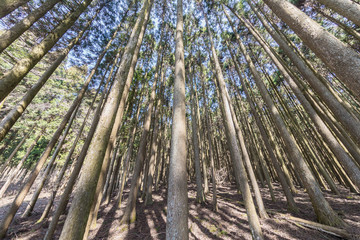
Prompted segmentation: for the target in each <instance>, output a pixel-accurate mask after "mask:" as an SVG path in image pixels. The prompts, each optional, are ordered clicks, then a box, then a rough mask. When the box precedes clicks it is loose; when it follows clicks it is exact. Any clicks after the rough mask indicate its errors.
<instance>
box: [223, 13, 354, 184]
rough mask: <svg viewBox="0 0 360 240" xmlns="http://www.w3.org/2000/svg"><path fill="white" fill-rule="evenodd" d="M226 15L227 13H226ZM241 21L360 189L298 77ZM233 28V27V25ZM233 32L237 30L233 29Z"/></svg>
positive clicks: (350, 163)
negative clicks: (298, 81) (299, 83)
mask: <svg viewBox="0 0 360 240" xmlns="http://www.w3.org/2000/svg"><path fill="white" fill-rule="evenodd" d="M225 13H226V12H225ZM227 17H228V20H229V22H230V24H231V25H232V23H231V20H230V18H229V16H228V15H227ZM240 20H241V21H242V22H243V24H245V26H246V27H247V28H248V29H249V30H250V32H252V34H253V36H254V37H255V39H256V40H257V41H258V42H259V43H260V45H261V46H262V48H263V49H264V50H265V52H266V53H267V54H268V55H269V57H270V58H271V59H272V61H273V62H274V63H275V65H276V66H277V68H278V69H279V70H280V72H281V73H282V75H283V76H284V78H285V80H286V81H287V83H288V84H289V86H290V87H291V89H292V90H293V92H294V93H295V95H296V97H297V99H298V100H299V101H300V102H301V104H302V106H303V107H304V109H305V110H306V111H307V113H308V116H309V117H310V119H311V120H312V121H313V123H314V124H315V127H316V130H317V131H318V132H319V133H320V134H321V136H322V137H323V139H324V140H325V142H326V143H327V144H328V145H329V147H330V149H331V150H332V152H333V153H334V154H335V156H336V157H337V158H338V159H339V161H340V162H341V163H342V164H343V166H344V167H345V169H346V171H347V173H348V174H349V176H350V177H351V179H352V180H353V181H354V183H355V184H356V185H357V186H358V187H360V170H359V168H358V167H357V166H356V164H355V163H354V162H353V160H352V159H351V157H350V156H349V155H348V154H347V153H346V152H345V150H344V149H343V148H342V146H341V145H340V143H339V142H338V141H337V140H336V138H335V136H334V135H333V134H332V132H331V131H330V129H329V128H328V127H327V126H326V124H325V123H324V122H323V120H322V119H321V118H320V116H319V115H318V114H317V112H316V111H315V110H314V108H313V107H312V106H311V104H310V102H309V101H308V100H307V99H306V98H305V96H304V94H303V93H302V91H301V90H300V88H299V85H298V84H297V83H296V81H295V79H296V76H295V75H293V74H292V73H291V72H288V71H287V69H286V68H285V67H284V66H283V63H281V62H280V60H279V59H280V57H279V56H275V54H276V53H275V52H273V51H271V49H270V47H269V46H268V45H267V44H266V43H265V42H264V40H263V39H262V38H261V37H260V36H259V35H258V33H257V32H255V30H254V29H253V28H252V27H251V25H250V24H249V23H248V22H247V21H246V20H244V19H242V18H240ZM232 26H233V25H232ZM233 30H235V29H234V28H233Z"/></svg>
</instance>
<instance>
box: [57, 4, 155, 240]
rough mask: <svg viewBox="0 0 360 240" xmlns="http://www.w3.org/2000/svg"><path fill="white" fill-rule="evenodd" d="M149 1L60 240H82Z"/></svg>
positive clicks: (144, 24) (110, 95)
mask: <svg viewBox="0 0 360 240" xmlns="http://www.w3.org/2000/svg"><path fill="white" fill-rule="evenodd" d="M152 3H153V1H152V0H147V1H145V2H144V5H143V9H142V11H141V13H140V16H139V17H138V19H137V21H136V23H135V26H134V28H133V31H132V33H131V36H130V39H129V41H128V44H127V47H126V48H125V52H124V55H123V57H122V59H121V62H120V67H119V72H118V74H117V76H116V79H115V82H114V84H113V86H112V89H111V91H110V94H109V98H108V101H107V102H106V104H105V106H104V109H103V112H102V114H101V117H100V119H99V124H98V126H99V127H98V128H97V129H96V132H95V134H94V135H95V136H94V139H93V141H92V143H91V146H90V151H89V152H88V154H87V157H86V161H85V164H84V166H83V169H82V170H83V171H82V175H81V177H80V179H79V181H78V184H79V186H81V187H79V188H78V189H77V191H76V193H75V196H74V200H73V203H72V205H71V208H70V210H69V213H68V216H67V218H66V221H65V224H64V227H63V230H62V232H61V235H60V239H61V240H65V239H82V238H83V235H84V231H85V228H86V223H87V220H88V216H89V212H90V208H91V205H92V202H93V201H94V197H95V196H94V195H95V191H96V186H97V182H98V179H99V175H100V171H101V166H102V162H103V159H104V155H105V151H106V148H107V145H108V142H109V137H110V134H111V130H112V127H113V125H114V121H115V115H116V112H117V110H118V107H119V104H120V100H121V93H122V92H123V91H122V90H123V89H121V87H122V86H124V85H123V84H124V83H125V82H126V79H127V75H128V73H129V69H130V66H131V65H132V60H133V58H134V57H135V58H137V56H134V53H135V50H136V48H140V46H141V43H142V37H143V35H144V32H145V28H146V22H147V19H148V15H149V13H150V10H151V6H152Z"/></svg>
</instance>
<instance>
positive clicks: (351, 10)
mask: <svg viewBox="0 0 360 240" xmlns="http://www.w3.org/2000/svg"><path fill="white" fill-rule="evenodd" d="M318 1H319V2H320V3H322V4H324V5H325V6H326V7H328V8H331V9H332V10H334V11H335V12H337V13H339V14H341V15H343V16H344V17H346V18H347V19H349V20H351V21H352V22H353V23H355V24H356V25H358V26H359V27H360V18H359V15H360V5H359V3H356V2H353V1H351V0H318Z"/></svg>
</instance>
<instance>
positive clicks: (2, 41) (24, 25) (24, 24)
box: [0, 0, 61, 53]
mask: <svg viewBox="0 0 360 240" xmlns="http://www.w3.org/2000/svg"><path fill="white" fill-rule="evenodd" d="M60 1H61V0H47V1H46V2H44V3H43V4H42V5H41V6H40V7H39V8H37V9H35V10H34V11H32V12H31V13H30V14H29V15H27V16H26V17H25V18H23V19H22V20H20V21H19V22H18V23H17V24H15V25H14V26H13V27H11V28H10V29H8V30H5V31H4V33H3V34H1V36H0V53H2V51H4V49H5V48H7V47H8V46H9V45H10V44H11V43H12V42H14V41H15V40H16V39H17V38H18V37H20V35H21V34H23V33H24V32H25V31H26V30H27V29H29V28H30V27H31V26H32V25H33V24H34V22H36V21H37V20H38V19H39V18H41V17H42V16H44V15H45V14H46V13H47V12H48V11H49V10H50V9H51V8H52V7H54V6H55V4H57V3H58V2H60Z"/></svg>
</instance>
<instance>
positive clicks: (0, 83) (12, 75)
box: [0, 0, 93, 101]
mask: <svg viewBox="0 0 360 240" xmlns="http://www.w3.org/2000/svg"><path fill="white" fill-rule="evenodd" d="M92 1H93V0H85V1H84V2H82V3H81V4H80V6H79V7H78V8H77V9H76V10H75V11H74V12H72V13H71V14H70V15H68V16H67V17H66V18H65V19H64V20H62V21H61V23H60V24H59V25H58V26H57V27H56V28H55V29H54V30H53V31H52V32H51V33H49V34H48V35H47V36H46V37H45V38H44V40H42V41H41V43H39V44H38V45H36V46H35V47H33V48H32V49H31V51H30V52H29V56H28V57H26V58H23V59H21V60H20V61H19V62H17V63H16V64H15V65H14V67H13V68H12V69H11V70H9V71H7V72H6V73H5V74H4V75H3V76H2V77H1V78H0V101H2V100H3V99H4V98H5V97H6V96H7V95H8V94H9V93H10V92H11V91H12V90H13V89H14V88H15V87H16V85H17V84H18V83H19V82H20V81H21V79H23V78H24V77H25V76H26V74H27V73H28V72H29V71H30V70H31V69H32V68H33V67H34V66H35V65H36V64H37V63H38V62H39V61H40V60H41V59H42V57H43V56H44V55H45V54H46V53H47V52H48V51H49V50H50V49H51V48H52V47H53V46H54V45H55V44H56V43H57V41H58V40H59V39H60V38H61V37H62V36H63V35H64V34H65V32H66V31H67V30H68V29H69V28H70V27H71V26H72V25H73V24H74V23H75V21H76V20H77V19H78V17H79V16H80V15H81V13H83V12H84V11H85V10H86V8H87V7H88V6H89V5H90V3H91V2H92Z"/></svg>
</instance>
